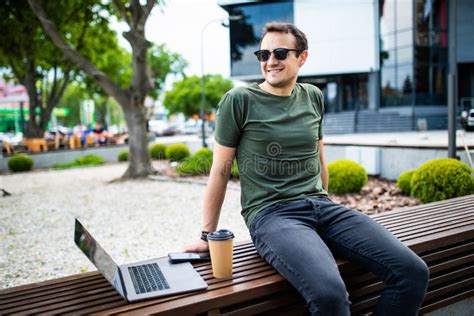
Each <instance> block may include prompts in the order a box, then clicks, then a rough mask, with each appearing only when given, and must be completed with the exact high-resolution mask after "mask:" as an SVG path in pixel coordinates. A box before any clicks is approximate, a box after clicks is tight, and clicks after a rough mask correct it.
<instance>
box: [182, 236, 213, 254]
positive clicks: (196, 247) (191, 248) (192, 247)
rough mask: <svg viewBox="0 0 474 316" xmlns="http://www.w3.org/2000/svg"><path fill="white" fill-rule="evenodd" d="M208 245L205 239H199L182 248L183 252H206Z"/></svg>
mask: <svg viewBox="0 0 474 316" xmlns="http://www.w3.org/2000/svg"><path fill="white" fill-rule="evenodd" d="M208 251H209V245H208V243H207V242H206V241H204V240H202V239H199V240H198V241H195V242H193V243H192V244H189V245H187V246H185V247H184V248H183V252H208Z"/></svg>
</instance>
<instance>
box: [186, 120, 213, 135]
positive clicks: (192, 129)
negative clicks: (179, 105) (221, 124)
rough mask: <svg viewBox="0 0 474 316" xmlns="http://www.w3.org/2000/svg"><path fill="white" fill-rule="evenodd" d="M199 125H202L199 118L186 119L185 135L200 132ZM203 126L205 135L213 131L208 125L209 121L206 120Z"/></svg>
mask: <svg viewBox="0 0 474 316" xmlns="http://www.w3.org/2000/svg"><path fill="white" fill-rule="evenodd" d="M201 126H202V121H201V120H188V121H186V122H185V123H184V133H185V134H187V135H191V134H194V135H197V134H201ZM204 128H205V131H206V135H209V134H212V133H213V129H212V128H211V127H210V126H209V122H207V121H206V123H205V124H204Z"/></svg>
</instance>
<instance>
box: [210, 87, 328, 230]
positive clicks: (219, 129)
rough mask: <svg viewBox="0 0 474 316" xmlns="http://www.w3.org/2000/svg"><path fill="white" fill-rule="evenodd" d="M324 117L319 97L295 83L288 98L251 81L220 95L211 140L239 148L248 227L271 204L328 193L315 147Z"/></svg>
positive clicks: (243, 208)
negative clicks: (322, 178)
mask: <svg viewBox="0 0 474 316" xmlns="http://www.w3.org/2000/svg"><path fill="white" fill-rule="evenodd" d="M323 113H324V105H323V94H322V92H321V90H319V89H318V88H317V87H315V86H313V85H310V84H300V83H297V84H296V86H295V88H294V89H293V92H292V94H291V95H290V96H283V97H282V96H276V95H273V94H270V93H268V92H266V91H264V90H262V89H261V88H260V87H259V86H258V84H256V83H253V84H250V85H249V86H247V87H238V88H234V89H232V90H230V91H229V92H227V93H226V94H225V95H224V96H223V97H222V100H221V101H220V103H219V108H218V110H217V116H216V130H215V135H214V137H215V140H216V141H217V143H219V144H220V145H223V146H227V147H232V148H237V151H236V158H237V165H238V167H239V175H240V185H241V190H242V191H241V205H242V215H243V217H244V219H245V222H246V224H247V226H250V224H251V222H252V220H253V218H254V217H255V215H256V214H257V212H258V211H260V210H262V209H263V208H265V207H268V206H271V205H272V204H274V203H277V202H282V201H285V202H286V201H292V200H298V199H301V198H304V197H308V196H318V195H327V193H326V192H325V191H324V189H323V185H322V181H321V176H320V174H321V172H320V171H321V170H320V169H321V166H320V162H319V146H318V140H321V139H322V137H323V134H322V119H323Z"/></svg>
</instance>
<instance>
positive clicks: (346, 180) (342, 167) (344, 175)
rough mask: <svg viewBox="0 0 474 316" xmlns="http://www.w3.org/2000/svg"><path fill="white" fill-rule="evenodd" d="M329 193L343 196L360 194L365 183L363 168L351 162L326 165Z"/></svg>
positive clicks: (341, 161)
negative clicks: (351, 193) (353, 193)
mask: <svg viewBox="0 0 474 316" xmlns="http://www.w3.org/2000/svg"><path fill="white" fill-rule="evenodd" d="M328 170H329V192H332V193H335V194H344V193H349V192H360V190H361V189H362V187H363V186H364V184H365V183H367V179H368V177H367V172H366V171H365V169H364V167H362V166H361V165H359V164H358V163H356V162H355V161H352V160H336V161H334V162H331V163H329V164H328Z"/></svg>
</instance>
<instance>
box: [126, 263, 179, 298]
mask: <svg viewBox="0 0 474 316" xmlns="http://www.w3.org/2000/svg"><path fill="white" fill-rule="evenodd" d="M128 272H129V273H130V276H131V278H132V283H133V287H134V288H135V292H136V293H137V294H143V293H149V292H156V291H161V290H165V289H169V288H170V286H169V285H168V282H167V281H166V278H165V276H164V275H163V273H162V272H161V269H160V267H159V266H158V264H157V263H150V264H144V265H140V266H134V267H128Z"/></svg>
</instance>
